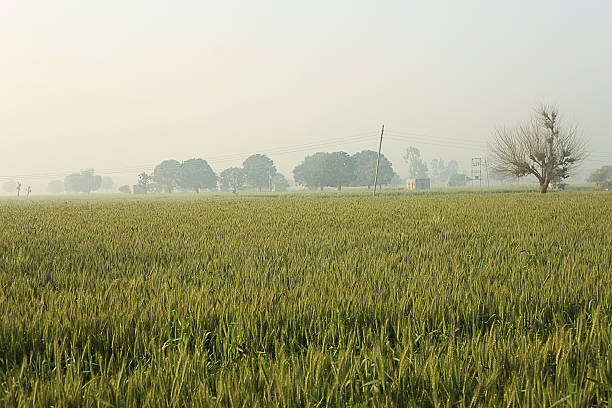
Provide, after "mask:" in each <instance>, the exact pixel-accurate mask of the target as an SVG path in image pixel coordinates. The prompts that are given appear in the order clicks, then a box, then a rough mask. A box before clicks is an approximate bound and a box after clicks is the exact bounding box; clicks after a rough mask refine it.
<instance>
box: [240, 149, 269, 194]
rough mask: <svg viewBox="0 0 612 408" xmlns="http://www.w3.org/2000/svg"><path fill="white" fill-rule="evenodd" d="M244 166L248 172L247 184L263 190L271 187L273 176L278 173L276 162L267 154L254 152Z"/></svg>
mask: <svg viewBox="0 0 612 408" xmlns="http://www.w3.org/2000/svg"><path fill="white" fill-rule="evenodd" d="M242 167H243V168H244V171H245V173H246V181H247V184H248V185H250V186H251V187H255V188H257V189H258V190H259V191H261V189H262V188H269V187H270V184H271V183H270V182H271V179H272V177H273V176H274V175H275V174H276V167H274V162H273V161H272V160H271V159H270V158H268V156H266V155H265V154H254V155H252V156H249V157H248V158H247V159H246V160H245V161H244V162H243V163H242Z"/></svg>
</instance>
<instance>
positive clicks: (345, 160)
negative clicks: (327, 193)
mask: <svg viewBox="0 0 612 408" xmlns="http://www.w3.org/2000/svg"><path fill="white" fill-rule="evenodd" d="M325 172H326V174H327V180H326V185H328V186H330V187H336V188H337V189H338V190H342V186H348V185H350V184H351V183H352V182H353V181H354V180H355V160H354V159H353V157H351V156H350V155H349V154H348V153H346V152H333V153H328V154H327V157H326V159H325Z"/></svg>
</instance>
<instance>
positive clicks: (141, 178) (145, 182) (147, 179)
mask: <svg viewBox="0 0 612 408" xmlns="http://www.w3.org/2000/svg"><path fill="white" fill-rule="evenodd" d="M152 180H153V177H151V176H149V175H148V174H147V173H146V172H144V171H143V172H142V173H140V174H139V175H138V185H139V186H141V188H142V189H143V191H144V193H145V194H147V193H148V192H149V185H150V184H151V181H152Z"/></svg>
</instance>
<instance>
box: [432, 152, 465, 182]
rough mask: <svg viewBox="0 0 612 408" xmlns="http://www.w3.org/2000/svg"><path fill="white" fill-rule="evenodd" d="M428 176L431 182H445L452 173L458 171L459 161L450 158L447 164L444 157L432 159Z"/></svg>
mask: <svg viewBox="0 0 612 408" xmlns="http://www.w3.org/2000/svg"><path fill="white" fill-rule="evenodd" d="M430 169H431V171H430V173H429V174H430V176H431V181H432V183H433V184H443V183H446V182H447V181H448V180H449V179H450V178H451V177H452V176H453V175H455V174H457V173H458V172H459V163H457V161H456V160H451V161H450V162H448V164H446V163H444V159H442V158H441V157H440V158H439V159H433V160H432V161H431V165H430Z"/></svg>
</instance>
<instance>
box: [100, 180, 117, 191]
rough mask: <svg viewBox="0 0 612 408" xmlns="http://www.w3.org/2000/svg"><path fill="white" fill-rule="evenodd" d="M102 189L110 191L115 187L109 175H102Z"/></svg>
mask: <svg viewBox="0 0 612 408" xmlns="http://www.w3.org/2000/svg"><path fill="white" fill-rule="evenodd" d="M101 187H102V190H106V191H110V190H112V189H113V187H115V182H114V181H113V179H112V178H110V177H109V176H105V177H102V186H101Z"/></svg>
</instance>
